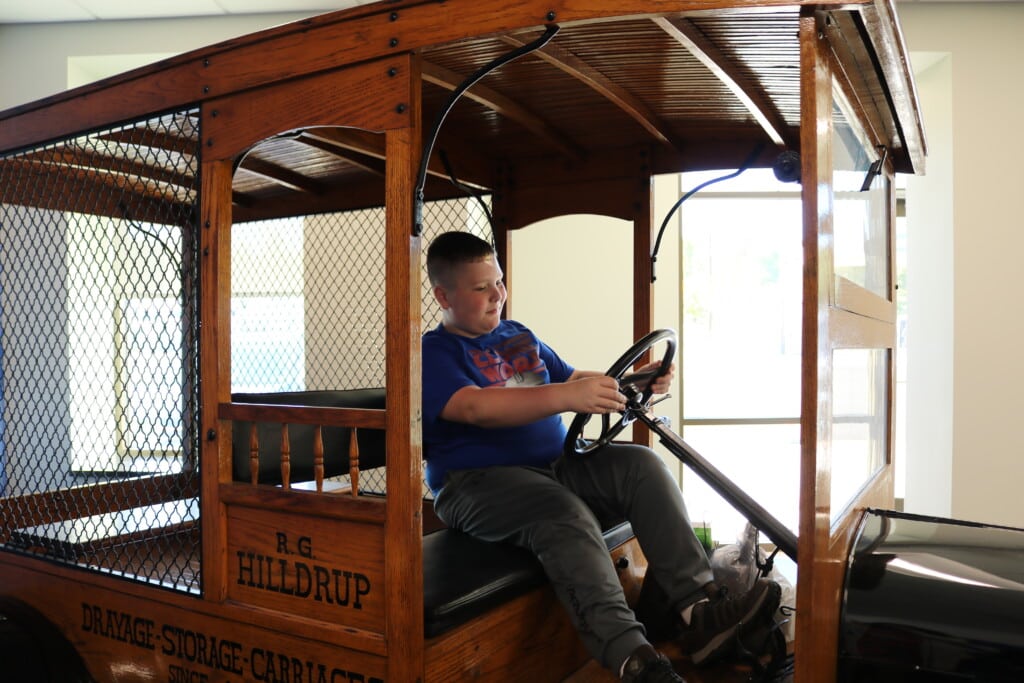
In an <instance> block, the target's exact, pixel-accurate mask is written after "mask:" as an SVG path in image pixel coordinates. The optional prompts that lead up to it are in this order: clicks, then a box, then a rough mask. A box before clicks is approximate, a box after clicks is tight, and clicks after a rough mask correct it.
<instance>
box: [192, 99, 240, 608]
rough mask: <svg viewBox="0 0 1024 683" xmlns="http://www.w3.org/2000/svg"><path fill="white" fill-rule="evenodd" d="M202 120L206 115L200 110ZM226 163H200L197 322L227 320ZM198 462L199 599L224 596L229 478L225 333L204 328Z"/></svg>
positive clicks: (229, 172) (228, 217) (228, 364)
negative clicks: (222, 493) (223, 412)
mask: <svg viewBox="0 0 1024 683" xmlns="http://www.w3.org/2000/svg"><path fill="white" fill-rule="evenodd" d="M203 114H204V117H205V115H206V114H208V112H207V111H206V110H204V112H203ZM233 175H234V174H233V170H232V167H231V162H230V161H213V162H207V161H205V160H204V161H203V164H202V169H201V178H202V193H201V194H200V219H199V221H200V223H199V225H200V227H199V231H200V235H199V240H200V244H201V247H202V248H201V249H200V253H201V254H202V256H201V259H202V260H201V263H200V281H201V289H200V297H201V299H200V304H199V319H200V321H214V320H229V319H230V314H231V181H232V177H233ZM199 376H200V377H202V378H203V381H202V383H201V385H200V400H199V403H200V406H201V413H200V425H201V427H200V429H201V432H200V434H201V441H200V444H201V445H200V451H201V456H200V463H201V470H200V471H201V477H202V486H201V489H202V496H201V498H200V501H201V504H202V516H201V523H202V534H203V575H202V581H203V595H204V596H205V597H206V598H207V599H209V600H214V601H221V600H224V599H225V598H226V597H227V518H226V509H225V507H224V505H223V503H222V502H221V501H220V499H219V496H218V485H219V483H220V482H222V481H230V479H231V425H230V424H229V423H227V422H224V421H222V420H220V419H219V418H218V416H217V406H218V404H220V403H222V402H225V401H228V400H230V398H231V330H230V326H229V325H213V324H204V325H202V326H201V328H200V333H199Z"/></svg>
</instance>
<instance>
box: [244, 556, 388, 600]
mask: <svg viewBox="0 0 1024 683" xmlns="http://www.w3.org/2000/svg"><path fill="white" fill-rule="evenodd" d="M235 555H236V558H237V560H238V585H240V586H246V587H248V588H257V589H259V590H265V591H269V592H271V593H281V594H283V595H294V596H296V597H300V598H310V597H312V599H314V600H316V601H317V602H324V603H327V604H328V605H338V606H339V607H349V606H351V607H352V609H362V608H363V598H364V597H365V596H367V595H369V594H370V590H371V585H370V579H369V577H368V576H366V575H365V574H361V573H359V572H350V571H345V570H341V569H334V568H331V567H324V566H321V565H318V564H307V563H306V562H300V561H297V560H289V559H287V558H283V557H277V558H275V557H270V556H267V555H261V554H259V553H251V552H244V551H241V550H239V551H237V552H236V553H235Z"/></svg>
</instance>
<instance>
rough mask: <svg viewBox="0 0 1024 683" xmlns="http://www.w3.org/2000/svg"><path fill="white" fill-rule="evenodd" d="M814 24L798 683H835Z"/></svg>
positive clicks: (820, 85) (828, 276)
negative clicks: (805, 682)
mask: <svg viewBox="0 0 1024 683" xmlns="http://www.w3.org/2000/svg"><path fill="white" fill-rule="evenodd" d="M818 21H819V19H818V16H817V14H816V13H815V12H814V11H813V10H805V11H804V12H803V13H802V15H801V17H800V66H801V88H800V111H801V121H800V153H801V165H802V168H801V176H802V179H803V180H802V184H803V242H804V276H803V339H802V346H803V351H802V377H803V383H802V393H801V406H800V413H801V420H800V522H799V531H800V533H799V546H798V551H797V556H798V561H797V563H798V566H799V567H800V570H799V575H798V577H797V610H796V614H797V617H796V672H795V675H796V680H798V681H814V683H831V682H832V681H835V677H836V656H837V653H838V643H837V639H838V629H839V599H840V592H841V590H842V585H841V577H842V567H841V566H840V565H839V564H838V562H839V558H834V557H831V553H830V527H831V519H830V516H831V501H830V495H831V464H832V463H831V396H832V377H831V367H832V345H831V340H830V337H829V316H830V303H829V293H830V288H831V283H832V213H833V200H832V149H831V138H832V72H831V68H830V63H829V60H828V57H827V44H826V41H825V39H824V37H823V35H822V33H821V31H820V26H819V24H818Z"/></svg>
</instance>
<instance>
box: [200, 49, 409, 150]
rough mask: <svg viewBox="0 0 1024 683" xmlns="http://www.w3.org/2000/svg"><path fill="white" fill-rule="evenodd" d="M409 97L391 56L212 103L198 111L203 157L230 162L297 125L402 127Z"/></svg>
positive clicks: (403, 64)
mask: <svg viewBox="0 0 1024 683" xmlns="http://www.w3.org/2000/svg"><path fill="white" fill-rule="evenodd" d="M349 93H359V97H351V96H349ZM410 97H411V94H410V92H409V67H408V60H407V59H403V58H402V57H401V56H394V57H389V58H386V59H382V60H379V61H375V62H368V63H365V64H357V65H353V66H347V67H343V68H340V69H335V70H332V71H327V72H324V73H321V74H317V75H314V76H307V77H304V78H293V79H290V80H287V81H284V82H282V83H275V84H273V85H269V86H266V87H263V88H258V89H256V90H250V91H247V92H243V93H238V94H234V95H230V96H228V97H223V98H217V99H213V100H211V101H210V102H209V103H208V105H207V106H206V107H204V111H205V110H206V109H208V110H209V111H210V117H209V118H208V119H207V118H204V120H203V127H202V134H203V146H204V158H207V159H210V158H218V159H226V158H233V157H235V156H237V155H239V154H241V153H242V152H244V151H245V150H247V149H249V148H250V147H252V146H253V145H255V144H256V143H258V142H260V141H261V140H265V139H267V138H269V137H271V136H274V135H279V134H281V133H285V132H288V131H292V130H295V129H296V128H297V127H299V126H302V127H311V128H315V127H321V126H352V127H357V128H362V129H365V130H372V131H381V130H387V129H390V128H398V127H401V126H407V125H409V121H410V116H411V115H412V107H411V106H410V102H409V100H410ZM418 113H419V112H418V111H417V115H418Z"/></svg>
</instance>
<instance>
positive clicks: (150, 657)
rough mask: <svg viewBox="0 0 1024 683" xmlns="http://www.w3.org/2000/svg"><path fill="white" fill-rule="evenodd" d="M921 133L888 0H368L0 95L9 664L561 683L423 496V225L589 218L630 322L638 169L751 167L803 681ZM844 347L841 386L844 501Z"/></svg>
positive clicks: (369, 680)
mask: <svg viewBox="0 0 1024 683" xmlns="http://www.w3.org/2000/svg"><path fill="white" fill-rule="evenodd" d="M925 151H926V150H925V139H924V133H923V128H922V124H921V119H920V115H919V111H918V103H917V99H916V95H915V90H914V84H913V80H912V76H911V72H910V69H909V64H908V60H907V54H906V50H905V48H904V45H903V42H902V38H901V32H900V27H899V23H898V20H897V17H896V13H895V9H894V5H893V3H892V2H891V1H889V0H816V1H811V0H614V1H612V0H588V1H587V2H578V1H575V0H545V1H544V2H538V1H537V0H520V1H517V2H507V1H505V0H388V1H380V2H376V3H373V4H366V5H361V6H358V7H354V8H352V9H348V10H343V11H338V12H334V13H329V14H324V15H321V16H316V17H312V18H310V19H307V20H304V21H299V22H295V23H291V24H287V25H283V26H280V27H276V28H273V29H269V30H265V31H262V32H259V33H255V34H253V35H248V36H244V37H240V38H236V39H233V40H229V41H226V42H223V43H220V44H217V45H213V46H210V47H207V48H204V49H201V50H196V51H193V52H189V53H186V54H182V55H180V56H176V57H173V58H170V59H167V60H164V61H162V62H159V63H156V64H153V65H150V66H146V67H142V68H139V69H136V70H134V71H130V72H128V73H124V74H121V75H118V76H114V77H111V78H108V79H105V80H103V81H100V82H97V83H93V84H90V85H86V86H83V87H80V88H76V89H74V90H71V91H69V92H66V93H62V94H58V95H54V96H52V97H48V98H46V99H43V100H40V101H38V102H33V103H30V104H25V105H22V106H19V107H15V108H14V109H10V110H8V111H5V112H0V359H2V373H0V409H2V410H0V435H2V440H0V629H2V635H0V643H2V648H3V653H4V655H5V656H4V657H3V659H2V662H0V678H2V679H3V680H12V681H50V682H54V683H63V682H65V681H90V680H94V681H100V682H113V681H117V682H122V681H125V682H127V681H162V682H164V683H199V682H201V681H203V682H205V681H209V682H213V681H216V682H218V683H219V682H236V681H237V682H240V681H259V682H265V683H285V682H286V681H287V682H289V683H299V682H300V681H301V682H302V683H328V682H329V683H342V682H346V683H355V682H361V683H382V682H384V681H387V682H388V683H413V682H416V681H424V682H427V681H431V682H433V681H461V680H487V681H526V680H532V681H561V680H567V679H570V678H571V677H573V676H576V680H586V674H581V673H580V672H581V670H583V671H585V669H584V667H586V665H587V655H586V654H585V653H584V651H583V649H582V646H581V644H580V642H579V640H578V638H577V636H576V634H575V633H574V632H573V630H572V628H571V626H570V624H569V621H568V619H567V617H566V616H565V614H564V613H563V610H562V608H561V607H560V606H559V605H558V603H557V601H556V600H555V598H554V595H553V593H552V592H551V590H550V589H549V588H548V586H547V585H546V581H545V579H544V576H543V574H542V572H541V571H540V569H539V566H538V564H537V563H536V562H535V561H534V560H533V558H531V557H529V556H527V555H525V554H524V553H523V552H521V551H519V550H517V549H514V548H510V547H505V546H502V545H493V544H485V543H481V542H478V541H475V540H474V539H471V538H468V537H466V536H464V535H462V534H460V533H459V532H456V531H453V530H450V529H446V528H444V525H443V524H441V523H440V522H439V521H438V520H437V518H436V517H435V516H434V515H433V510H432V502H431V498H430V496H429V495H427V494H428V492H427V491H426V490H425V488H424V484H423V465H422V449H421V437H420V410H421V408H420V395H421V389H420V381H421V372H420V370H421V368H420V337H421V334H422V333H423V332H424V331H425V330H427V329H429V328H430V327H431V326H433V325H435V324H436V322H437V312H436V311H435V310H434V309H432V308H431V307H430V306H428V305H427V304H426V303H425V302H429V299H430V297H429V289H428V288H427V287H426V285H425V283H424V274H423V266H422V255H423V252H424V251H425V248H426V246H427V245H428V244H429V241H430V239H431V237H432V236H433V235H435V234H437V233H439V232H441V231H444V230H468V231H472V232H475V233H477V234H479V235H481V236H484V237H485V238H487V239H490V240H493V243H494V244H495V245H496V248H497V250H498V253H499V256H500V257H501V259H502V260H503V261H505V260H507V259H508V258H509V257H510V256H511V254H510V250H509V241H510V234H511V233H512V232H513V231H517V230H525V231H530V230H537V229H538V228H535V227H533V228H531V227H530V226H532V225H534V224H536V223H538V222H539V221H542V220H543V219H547V218H552V217H557V216H564V215H570V214H600V215H604V216H611V217H614V218H617V219H620V220H621V221H622V222H623V225H624V227H623V230H627V231H630V234H631V237H632V253H631V254H630V255H628V256H626V262H628V263H629V264H631V267H632V281H633V286H632V302H633V305H632V310H624V311H618V312H616V314H618V315H622V316H626V318H627V319H630V318H631V320H632V330H633V332H634V335H633V338H634V339H640V338H641V337H643V336H644V335H645V334H647V333H648V332H649V331H651V329H652V328H653V327H654V325H653V320H652V311H653V301H652V291H653V289H652V280H653V277H652V275H653V272H652V271H653V268H654V265H653V261H652V258H651V256H652V253H653V248H654V241H655V239H656V233H657V228H658V224H659V222H660V221H661V219H662V216H660V215H656V213H655V210H654V206H653V203H652V179H653V178H654V177H655V176H658V175H663V174H674V173H679V172H682V171H688V170H708V169H726V170H728V169H736V168H739V167H741V166H744V165H746V166H757V167H772V166H774V167H776V168H777V172H778V173H780V174H782V176H784V177H786V178H787V179H789V180H799V181H800V182H801V187H802V202H803V212H802V226H803V242H802V249H803V263H802V268H803V279H802V281H803V289H802V301H803V304H802V332H801V344H802V367H801V373H802V400H801V413H800V433H801V439H800V440H801V444H802V445H801V465H800V501H799V523H798V528H795V529H783V530H781V532H779V534H777V535H779V538H774V539H770V542H771V543H774V544H780V543H783V542H784V545H786V546H787V548H788V550H787V552H792V553H793V554H794V555H796V557H795V558H794V559H795V560H796V562H797V567H798V576H797V582H796V596H797V597H796V615H797V616H796V622H795V625H796V638H795V644H794V645H793V650H792V655H793V658H794V659H793V667H794V672H795V678H796V680H798V681H801V683H804V682H806V683H810V682H814V683H826V682H828V681H833V680H837V679H838V678H839V677H840V675H841V672H840V671H839V667H838V665H837V662H839V661H840V655H841V652H840V650H841V645H840V639H841V635H840V630H841V629H840V621H841V605H842V602H843V595H844V581H845V570H846V567H847V565H848V558H849V557H850V554H851V548H852V546H853V544H854V541H855V539H856V538H857V537H858V534H859V531H858V530H859V529H861V527H862V520H863V519H864V517H865V514H866V513H865V510H866V509H868V508H872V509H874V508H881V509H884V508H889V507H891V506H892V503H893V494H892V481H893V480H892V474H891V464H892V436H891V435H892V412H893V408H892V406H893V365H894V361H893V350H894V340H895V304H894V290H895V285H894V278H893V269H892V253H893V227H892V226H893V220H894V188H893V175H894V173H896V172H906V173H921V172H923V168H924V160H925ZM853 185H856V187H852V186H853ZM862 189H863V191H861V190H862ZM841 193H846V194H845V195H844V197H847V198H846V199H844V200H843V201H849V202H854V203H855V204H854V205H855V206H856V207H857V210H856V211H855V212H854V213H856V214H857V215H858V216H859V218H858V219H857V221H856V224H855V225H854V226H852V227H851V226H850V225H849V222H848V221H839V220H837V219H836V217H835V215H836V214H835V207H836V205H837V201H838V200H837V196H839V194H841ZM851 197H852V198H851ZM847 205H849V204H847ZM839 230H852V231H853V234H855V235H858V237H857V239H859V240H860V243H861V244H862V245H863V250H864V268H863V269H862V270H861V272H860V273H859V275H858V276H856V277H853V276H847V275H841V276H840V275H837V274H836V273H835V272H834V268H833V248H834V246H833V245H834V236H835V233H836V232H837V231H839ZM551 277H557V274H551ZM509 286H510V290H511V291H512V295H511V298H510V304H511V305H512V306H514V305H515V294H514V291H515V285H514V282H510V283H509ZM590 323H593V324H599V321H590ZM581 330H583V331H581V334H583V333H590V334H592V333H594V332H595V328H594V327H592V326H590V325H588V326H581ZM840 354H855V355H856V356H857V357H858V358H860V359H862V360H863V362H862V363H859V364H858V365H857V367H859V368H862V372H861V373H860V374H859V375H858V376H855V377H854V378H853V380H852V381H853V382H855V383H857V386H858V387H868V388H869V391H868V394H867V396H868V400H867V402H866V408H865V415H864V416H863V418H864V419H863V424H864V425H865V427H866V432H867V434H868V438H865V439H864V440H863V443H862V446H863V452H862V453H860V454H859V456H858V457H861V458H862V459H863V461H864V463H865V468H864V471H865V476H864V478H863V481H861V482H858V483H857V485H856V486H854V487H853V490H854V491H856V493H855V495H853V497H852V498H849V499H845V498H842V497H836V496H834V495H832V488H833V487H832V486H831V452H832V446H831V444H832V439H833V423H834V418H835V413H834V410H833V397H834V395H836V392H837V391H838V390H839V388H838V385H839V384H840V382H839V377H838V376H837V375H836V374H835V373H833V365H834V362H835V361H834V359H835V358H836V357H837V356H838V355H840ZM609 360H612V359H611V358H609ZM842 381H843V382H844V383H849V382H850V381H851V378H850V377H849V376H848V375H846V374H844V375H843V377H842ZM844 387H845V388H848V386H846V385H845V384H844ZM641 408H643V409H646V408H645V407H644V406H641ZM638 424H639V426H638V427H636V428H634V429H630V430H628V431H623V432H622V433H621V434H619V435H618V438H620V439H625V438H630V439H634V440H637V441H641V442H648V441H652V440H653V437H652V434H653V431H652V429H650V428H648V427H645V426H643V424H640V423H639V422H638ZM704 455H705V456H706V457H707V459H708V460H709V461H710V462H712V463H713V461H714V454H713V453H709V454H704ZM607 538H608V544H609V550H610V552H611V553H612V556H613V558H614V559H615V561H616V564H617V566H618V567H619V568H620V570H621V574H622V580H623V584H624V585H625V586H626V587H627V594H629V595H631V596H635V595H636V594H638V592H639V591H640V586H641V583H642V580H643V570H644V567H645V560H644V558H643V555H642V553H641V552H640V550H639V547H638V546H637V544H636V541H635V540H634V539H633V538H632V535H631V533H630V529H629V527H628V525H619V526H614V527H612V528H610V529H609V530H608V533H607ZM679 666H680V667H681V669H680V670H681V671H687V673H686V675H687V676H689V677H691V680H712V678H710V677H709V676H710V674H707V673H701V672H689V671H688V670H687V669H686V666H687V665H686V662H685V661H683V662H680V663H679ZM723 675H724V676H726V678H722V680H738V679H736V678H735V677H734V678H728V675H729V674H728V672H726V673H725V674H723ZM581 676H582V678H581Z"/></svg>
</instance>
